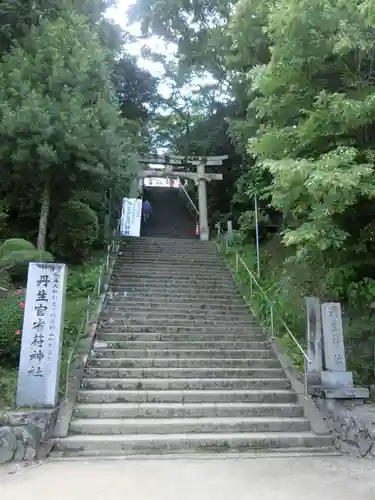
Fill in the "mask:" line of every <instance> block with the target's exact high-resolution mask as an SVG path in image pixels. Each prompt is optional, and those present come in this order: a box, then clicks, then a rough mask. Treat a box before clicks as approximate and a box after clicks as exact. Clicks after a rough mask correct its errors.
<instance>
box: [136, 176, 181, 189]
mask: <svg viewBox="0 0 375 500" xmlns="http://www.w3.org/2000/svg"><path fill="white" fill-rule="evenodd" d="M180 183H181V182H180V179H179V178H178V177H177V178H170V177H146V178H145V180H144V185H145V186H148V187H152V186H155V187H167V188H178V187H180Z"/></svg>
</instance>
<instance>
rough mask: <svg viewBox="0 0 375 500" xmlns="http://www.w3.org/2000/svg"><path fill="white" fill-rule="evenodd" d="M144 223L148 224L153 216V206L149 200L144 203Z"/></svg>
mask: <svg viewBox="0 0 375 500" xmlns="http://www.w3.org/2000/svg"><path fill="white" fill-rule="evenodd" d="M142 213H143V222H147V221H148V219H149V218H150V216H151V214H152V206H151V203H150V202H149V201H148V200H143V202H142Z"/></svg>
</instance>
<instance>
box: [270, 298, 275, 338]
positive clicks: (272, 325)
mask: <svg viewBox="0 0 375 500" xmlns="http://www.w3.org/2000/svg"><path fill="white" fill-rule="evenodd" d="M270 321H271V338H273V337H274V333H275V332H274V323H273V322H274V316H273V306H272V305H270Z"/></svg>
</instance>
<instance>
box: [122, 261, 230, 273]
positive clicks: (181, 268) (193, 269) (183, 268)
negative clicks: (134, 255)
mask: <svg viewBox="0 0 375 500" xmlns="http://www.w3.org/2000/svg"><path fill="white" fill-rule="evenodd" d="M113 272H114V273H115V274H117V273H123V272H124V273H127V272H130V273H135V274H138V273H140V274H144V275H145V276H148V273H149V272H151V273H153V274H163V275H167V276H168V274H171V275H176V276H191V275H192V273H201V274H204V275H208V276H219V275H220V276H224V275H226V276H228V277H230V276H231V275H230V273H229V271H228V269H227V268H225V267H224V266H223V263H222V262H221V261H217V262H216V263H211V264H210V265H207V262H206V261H205V262H196V263H195V264H186V265H185V264H184V263H183V262H180V264H179V265H171V266H170V265H168V264H163V263H159V262H158V264H157V266H156V267H155V265H154V266H152V267H151V268H150V265H149V264H144V263H143V262H141V261H135V262H132V264H131V266H130V265H127V261H126V260H122V261H117V262H116V263H115V265H114V266H113Z"/></svg>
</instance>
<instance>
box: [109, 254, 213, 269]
mask: <svg viewBox="0 0 375 500" xmlns="http://www.w3.org/2000/svg"><path fill="white" fill-rule="evenodd" d="M117 259H118V263H119V264H123V265H128V266H129V265H131V264H148V265H149V266H150V267H152V266H155V264H158V265H164V266H172V265H173V264H175V265H181V264H184V265H185V266H186V265H187V264H193V265H197V264H198V265H199V264H200V265H205V266H207V268H208V267H209V264H208V261H212V264H213V265H216V266H217V265H218V264H219V263H221V262H222V260H221V258H220V257H219V256H217V255H215V254H210V253H209V252H208V253H207V252H193V253H191V254H190V255H187V252H186V251H185V250H181V251H173V252H172V251H170V250H169V251H168V250H166V251H163V252H159V253H158V255H155V254H154V253H153V252H144V251H142V253H141V254H140V253H138V254H137V253H130V252H124V253H123V254H122V255H121V254H119V255H118V257H117Z"/></svg>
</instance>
